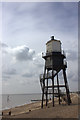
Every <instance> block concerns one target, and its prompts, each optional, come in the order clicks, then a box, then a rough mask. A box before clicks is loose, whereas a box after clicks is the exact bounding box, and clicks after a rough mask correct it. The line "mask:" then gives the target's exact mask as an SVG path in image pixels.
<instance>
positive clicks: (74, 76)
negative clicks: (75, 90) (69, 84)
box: [68, 72, 78, 81]
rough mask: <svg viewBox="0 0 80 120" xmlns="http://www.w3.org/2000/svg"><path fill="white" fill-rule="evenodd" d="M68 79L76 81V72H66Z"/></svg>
mask: <svg viewBox="0 0 80 120" xmlns="http://www.w3.org/2000/svg"><path fill="white" fill-rule="evenodd" d="M68 79H69V81H78V73H77V72H76V73H75V72H70V73H69V74H68Z"/></svg>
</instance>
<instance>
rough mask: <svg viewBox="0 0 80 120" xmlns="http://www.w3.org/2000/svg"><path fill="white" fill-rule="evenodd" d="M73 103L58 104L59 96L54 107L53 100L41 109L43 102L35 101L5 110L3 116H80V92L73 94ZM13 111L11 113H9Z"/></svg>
mask: <svg viewBox="0 0 80 120" xmlns="http://www.w3.org/2000/svg"><path fill="white" fill-rule="evenodd" d="M71 100H72V103H71V105H67V104H66V102H64V101H62V102H61V105H59V104H58V98H55V107H52V101H49V103H48V106H47V107H46V106H45V103H44V107H43V109H41V102H35V103H31V104H27V105H24V106H19V107H15V108H11V109H9V110H4V111H3V118H78V107H79V105H78V94H76V93H72V94H71ZM9 111H11V115H8V114H9Z"/></svg>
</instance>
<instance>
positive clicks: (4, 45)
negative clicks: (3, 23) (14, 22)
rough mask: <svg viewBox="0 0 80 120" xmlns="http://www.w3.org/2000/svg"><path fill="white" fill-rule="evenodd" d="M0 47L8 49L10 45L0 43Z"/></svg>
mask: <svg viewBox="0 0 80 120" xmlns="http://www.w3.org/2000/svg"><path fill="white" fill-rule="evenodd" d="M0 47H3V48H6V47H8V45H7V44H5V43H1V42H0Z"/></svg>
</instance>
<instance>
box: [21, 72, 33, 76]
mask: <svg viewBox="0 0 80 120" xmlns="http://www.w3.org/2000/svg"><path fill="white" fill-rule="evenodd" d="M33 76H35V74H34V73H32V72H31V73H25V74H23V75H22V77H33Z"/></svg>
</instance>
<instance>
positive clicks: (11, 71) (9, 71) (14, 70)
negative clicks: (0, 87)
mask: <svg viewBox="0 0 80 120" xmlns="http://www.w3.org/2000/svg"><path fill="white" fill-rule="evenodd" d="M16 73H17V72H16V69H14V68H7V69H5V70H3V73H2V74H6V75H15V74H16Z"/></svg>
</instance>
